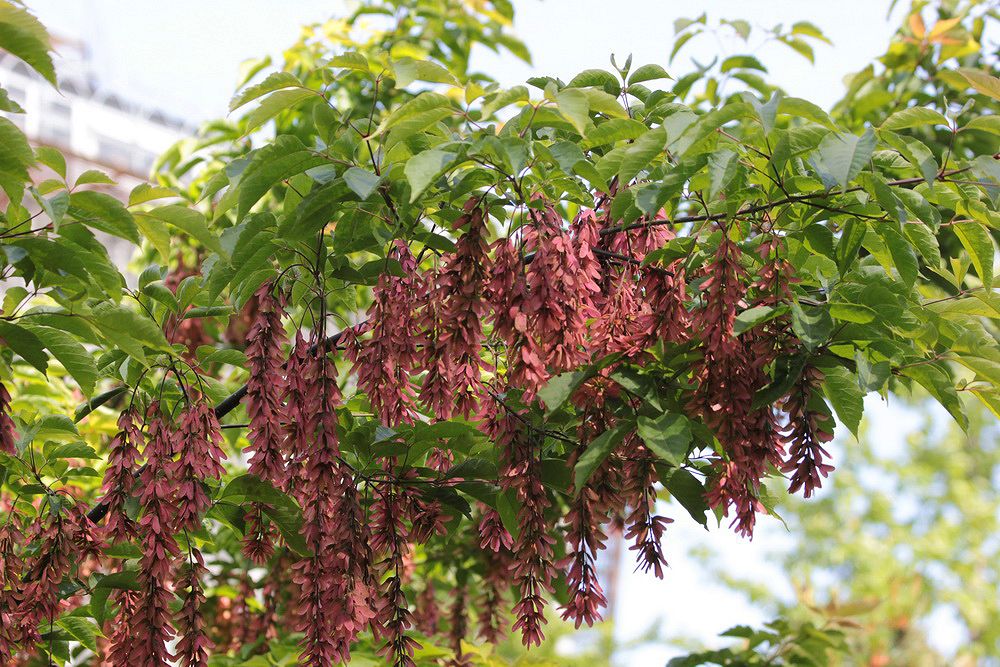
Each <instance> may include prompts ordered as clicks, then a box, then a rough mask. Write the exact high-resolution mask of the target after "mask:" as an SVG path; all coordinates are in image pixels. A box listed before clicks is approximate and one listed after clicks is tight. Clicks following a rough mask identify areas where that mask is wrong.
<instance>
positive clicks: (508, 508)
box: [497, 489, 521, 540]
mask: <svg viewBox="0 0 1000 667" xmlns="http://www.w3.org/2000/svg"><path fill="white" fill-rule="evenodd" d="M520 509H521V503H519V502H518V500H517V495H516V493H515V491H514V490H513V489H504V490H503V491H501V492H500V493H498V494H497V512H498V513H499V514H500V521H501V522H502V523H503V527H504V528H506V529H507V532H508V533H510V535H511V537H513V538H514V539H515V540H516V539H517V536H518V535H520V533H521V530H520V525H519V522H518V520H517V514H518V512H519V511H520Z"/></svg>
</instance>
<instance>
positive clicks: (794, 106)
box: [778, 97, 837, 131]
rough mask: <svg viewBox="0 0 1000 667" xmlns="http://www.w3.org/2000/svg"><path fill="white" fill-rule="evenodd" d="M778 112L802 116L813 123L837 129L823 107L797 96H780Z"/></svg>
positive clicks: (797, 116)
mask: <svg viewBox="0 0 1000 667" xmlns="http://www.w3.org/2000/svg"><path fill="white" fill-rule="evenodd" d="M778 113H780V114H785V115H788V116H795V117H796V118H804V119H805V120H808V121H812V122H813V123H817V124H818V125H822V126H824V127H827V128H829V129H831V130H834V131H836V130H837V125H836V123H834V122H833V119H832V118H830V114H828V113H827V112H825V111H823V109H821V108H820V107H818V106H816V105H815V104H813V103H812V102H809V101H807V100H803V99H801V98H798V97H783V98H781V100H780V101H779V102H778Z"/></svg>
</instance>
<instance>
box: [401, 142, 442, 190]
mask: <svg viewBox="0 0 1000 667" xmlns="http://www.w3.org/2000/svg"><path fill="white" fill-rule="evenodd" d="M453 159H455V154H454V153H449V152H447V151H441V150H437V149H431V150H429V151H424V152H423V153H418V154H416V155H414V156H413V157H411V158H410V159H409V160H407V161H406V166H405V167H404V168H403V173H404V174H405V175H406V180H407V182H408V183H409V184H410V201H411V202H414V201H416V200H417V198H419V197H420V195H421V194H423V192H424V190H426V189H427V186H428V185H430V184H431V183H432V182H433V181H434V179H436V178H437V177H438V175H439V174H440V173H441V172H442V171H444V170H445V168H446V167H447V166H448V165H449V164H451V161H452V160H453Z"/></svg>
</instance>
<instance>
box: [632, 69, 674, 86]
mask: <svg viewBox="0 0 1000 667" xmlns="http://www.w3.org/2000/svg"><path fill="white" fill-rule="evenodd" d="M656 79H673V77H672V76H670V75H669V74H667V70H665V69H663V68H662V67H661V66H659V65H643V66H642V67H639V68H637V69H636V70H635V71H634V72H632V74H630V75H629V77H628V83H629V85H632V84H633V83H642V82H643V81H654V80H656Z"/></svg>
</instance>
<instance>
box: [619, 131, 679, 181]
mask: <svg viewBox="0 0 1000 667" xmlns="http://www.w3.org/2000/svg"><path fill="white" fill-rule="evenodd" d="M666 143H667V133H666V130H664V129H663V128H662V127H657V128H654V129H652V130H649V131H648V132H646V133H645V134H644V135H642V136H641V137H639V138H638V139H636V141H635V143H634V144H632V145H631V146H629V147H628V150H626V151H625V155H624V156H623V157H622V161H621V165H620V166H619V168H618V180H619V181H620V182H621V183H622V184H625V183H629V182H630V181H631V180H632V179H633V178H635V177H636V175H637V174H638V173H639V172H640V171H642V170H643V169H645V168H646V167H647V166H648V165H649V163H650V162H652V160H653V158H655V157H656V156H658V155H660V154H661V153H663V150H664V149H665V148H666Z"/></svg>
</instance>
